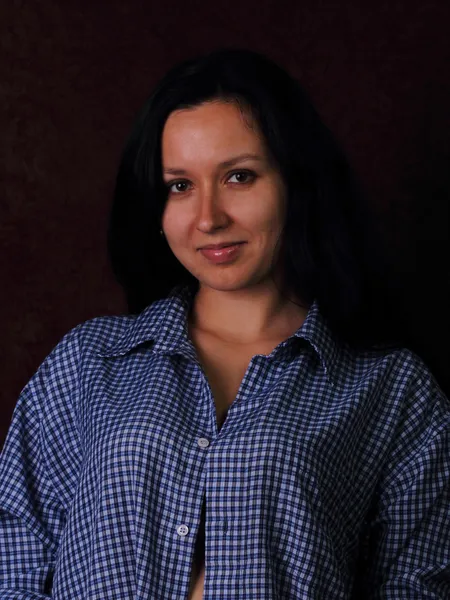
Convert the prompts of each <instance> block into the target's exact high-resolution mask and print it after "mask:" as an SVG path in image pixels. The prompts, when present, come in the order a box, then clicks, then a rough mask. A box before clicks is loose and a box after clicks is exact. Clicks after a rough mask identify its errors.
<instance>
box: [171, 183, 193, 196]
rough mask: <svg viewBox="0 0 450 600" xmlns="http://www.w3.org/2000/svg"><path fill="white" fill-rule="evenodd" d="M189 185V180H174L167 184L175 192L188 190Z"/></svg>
mask: <svg viewBox="0 0 450 600" xmlns="http://www.w3.org/2000/svg"><path fill="white" fill-rule="evenodd" d="M188 186H189V184H188V182H187V181H172V182H171V183H168V184H167V189H168V190H169V192H171V193H173V194H182V193H183V192H186V191H187V189H188Z"/></svg>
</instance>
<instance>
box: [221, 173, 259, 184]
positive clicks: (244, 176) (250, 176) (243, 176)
mask: <svg viewBox="0 0 450 600" xmlns="http://www.w3.org/2000/svg"><path fill="white" fill-rule="evenodd" d="M233 177H234V178H235V179H236V181H231V180H232V179H233ZM254 179H255V174H254V173H252V172H251V171H235V172H234V173H232V174H231V175H230V177H229V178H228V181H231V183H250V182H251V181H253V180H254Z"/></svg>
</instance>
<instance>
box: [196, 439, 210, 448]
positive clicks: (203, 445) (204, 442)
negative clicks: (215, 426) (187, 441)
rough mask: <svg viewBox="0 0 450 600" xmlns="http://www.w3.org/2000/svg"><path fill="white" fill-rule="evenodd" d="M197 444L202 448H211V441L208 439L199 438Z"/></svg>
mask: <svg viewBox="0 0 450 600" xmlns="http://www.w3.org/2000/svg"><path fill="white" fill-rule="evenodd" d="M197 444H198V445H199V446H200V448H207V447H208V446H209V440H207V439H206V438H198V440H197Z"/></svg>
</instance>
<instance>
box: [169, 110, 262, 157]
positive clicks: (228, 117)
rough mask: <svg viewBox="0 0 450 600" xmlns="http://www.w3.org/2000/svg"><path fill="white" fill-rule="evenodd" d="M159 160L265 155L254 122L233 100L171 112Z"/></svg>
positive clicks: (260, 137)
mask: <svg viewBox="0 0 450 600" xmlns="http://www.w3.org/2000/svg"><path fill="white" fill-rule="evenodd" d="M161 141H162V159H163V163H164V164H165V165H166V163H167V162H168V161H170V162H172V161H180V160H181V161H193V160H195V161H197V162H199V161H203V160H204V161H207V159H209V161H214V160H223V159H227V158H230V153H242V152H249V153H251V152H253V153H256V152H257V153H259V154H263V155H264V143H263V140H262V136H261V134H260V132H259V130H258V127H257V124H256V123H255V121H254V120H253V119H252V117H251V116H250V114H249V113H248V112H243V110H242V109H241V108H240V107H238V106H237V105H236V104H235V103H232V102H220V101H214V102H207V103H204V104H201V105H199V106H195V107H192V108H186V109H180V110H176V111H174V112H173V113H171V114H170V115H169V117H168V119H167V121H166V124H165V126H164V129H163V134H162V140H161Z"/></svg>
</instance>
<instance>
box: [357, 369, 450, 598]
mask: <svg viewBox="0 0 450 600" xmlns="http://www.w3.org/2000/svg"><path fill="white" fill-rule="evenodd" d="M449 439H450V408H449V403H448V400H447V398H445V396H444V395H443V394H442V392H441V391H440V389H439V388H438V386H437V384H436V383H435V381H434V379H433V378H432V376H431V375H430V373H429V372H428V371H427V370H426V368H425V366H424V365H423V364H422V363H421V362H420V361H418V359H416V361H415V365H414V375H413V377H412V378H411V383H410V385H409V386H408V395H407V398H405V404H404V407H403V414H402V415H401V419H400V423H399V429H398V435H397V436H396V437H395V441H394V443H393V444H392V449H391V452H390V458H389V463H388V465H387V467H386V469H385V470H384V473H383V477H382V480H381V484H380V486H379V489H378V493H377V496H376V510H375V511H374V512H373V519H372V520H371V522H370V524H369V525H370V527H369V545H368V568H367V572H366V577H365V581H364V584H363V588H364V593H363V594H362V596H361V597H363V598H367V599H371V600H381V599H383V600H411V599H412V598H417V599H418V600H419V599H421V600H422V599H424V600H425V599H427V600H437V599H442V600H444V599H448V598H450V444H449Z"/></svg>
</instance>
